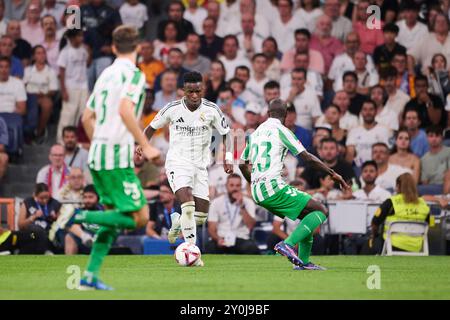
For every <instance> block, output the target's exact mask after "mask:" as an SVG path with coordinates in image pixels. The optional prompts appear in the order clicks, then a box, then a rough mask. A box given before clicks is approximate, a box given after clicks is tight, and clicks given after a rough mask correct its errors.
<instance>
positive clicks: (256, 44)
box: [237, 13, 264, 60]
mask: <svg viewBox="0 0 450 320" xmlns="http://www.w3.org/2000/svg"><path fill="white" fill-rule="evenodd" d="M240 24H241V26H242V32H240V33H238V34H237V38H238V41H239V47H240V48H242V50H244V52H245V56H246V58H247V59H249V60H250V59H252V57H253V56H254V55H255V54H256V53H260V52H262V43H263V41H264V37H263V36H262V35H261V34H259V33H258V32H257V30H255V16H254V15H253V14H251V13H246V14H242V15H241V21H240Z"/></svg>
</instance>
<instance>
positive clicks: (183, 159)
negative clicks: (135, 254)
mask: <svg viewBox="0 0 450 320" xmlns="http://www.w3.org/2000/svg"><path fill="white" fill-rule="evenodd" d="M203 89H204V88H203V79H202V75H201V74H200V73H198V72H188V73H186V74H185V75H184V88H183V90H184V97H183V98H181V99H180V100H176V101H173V102H171V103H169V104H167V105H166V106H165V107H164V108H162V109H161V110H160V111H159V112H158V114H157V115H156V116H155V118H154V119H153V121H152V122H151V123H150V125H149V126H148V127H147V128H145V130H144V133H145V134H146V136H147V138H148V139H150V138H151V137H152V136H153V134H154V132H155V131H156V130H157V129H159V128H162V127H164V126H165V125H167V124H169V128H170V142H169V151H168V153H167V156H166V164H165V168H166V174H167V177H168V180H169V183H170V186H171V188H172V190H173V192H174V193H175V195H176V197H177V199H178V201H180V203H181V216H180V215H179V214H177V213H174V214H172V215H171V220H172V227H171V229H170V231H169V235H168V238H169V242H171V243H174V242H175V241H176V239H177V238H178V235H179V233H180V231H181V232H182V234H183V237H184V239H185V241H187V242H190V243H193V244H195V243H196V226H197V225H202V224H204V223H205V222H206V219H207V217H208V210H209V188H208V187H209V184H208V172H207V169H206V168H207V166H208V165H209V163H210V153H211V151H210V145H211V137H212V133H213V130H214V129H216V130H217V131H218V132H219V133H220V135H222V136H223V144H224V148H226V149H228V148H227V147H226V146H227V140H228V141H230V140H229V139H227V135H228V134H229V132H230V128H229V125H228V123H227V121H226V119H225V117H224V115H223V113H222V111H221V110H220V109H219V107H218V106H217V105H216V104H215V103H212V102H210V101H208V100H206V99H204V98H202V92H203ZM223 154H224V159H223V163H224V170H225V172H226V173H227V174H230V173H233V163H232V162H233V156H232V153H231V152H230V151H225V152H224V153H223ZM199 265H203V262H202V261H200V263H199Z"/></svg>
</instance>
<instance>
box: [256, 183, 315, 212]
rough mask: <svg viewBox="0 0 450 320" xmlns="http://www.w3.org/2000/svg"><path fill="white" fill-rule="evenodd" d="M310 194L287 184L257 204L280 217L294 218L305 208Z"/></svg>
mask: <svg viewBox="0 0 450 320" xmlns="http://www.w3.org/2000/svg"><path fill="white" fill-rule="evenodd" d="M310 199H311V196H310V195H309V194H307V193H305V192H302V191H300V190H298V189H296V188H294V187H291V186H289V185H287V186H285V187H284V188H283V189H281V190H280V191H278V192H277V193H275V194H274V195H273V196H271V197H270V198H267V199H265V200H263V201H261V202H260V203H258V205H259V206H261V207H263V208H266V209H267V210H269V211H270V212H271V213H273V214H275V215H277V216H279V217H280V218H284V217H287V218H289V219H291V220H296V219H297V218H298V217H299V215H300V214H301V213H302V211H303V210H304V209H305V207H306V205H307V204H308V201H309V200H310Z"/></svg>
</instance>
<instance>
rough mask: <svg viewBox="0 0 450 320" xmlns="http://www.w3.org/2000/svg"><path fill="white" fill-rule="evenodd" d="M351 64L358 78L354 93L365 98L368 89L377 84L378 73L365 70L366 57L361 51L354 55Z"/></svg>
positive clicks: (373, 70)
mask: <svg viewBox="0 0 450 320" xmlns="http://www.w3.org/2000/svg"><path fill="white" fill-rule="evenodd" d="M353 64H354V65H355V73H356V76H357V77H358V85H357V89H356V91H357V92H358V93H359V94H361V95H365V96H367V95H368V94H369V88H370V87H372V86H374V85H376V84H378V82H379V76H378V72H377V71H376V70H375V69H372V70H368V69H367V56H366V54H365V53H364V52H362V51H358V52H356V53H355V56H354V57H353ZM339 89H341V88H339Z"/></svg>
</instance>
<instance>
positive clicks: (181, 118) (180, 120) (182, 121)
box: [175, 117, 184, 123]
mask: <svg viewBox="0 0 450 320" xmlns="http://www.w3.org/2000/svg"><path fill="white" fill-rule="evenodd" d="M175 122H180V123H184V119H183V117H180V118H179V119H178V120H177V121H175Z"/></svg>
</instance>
